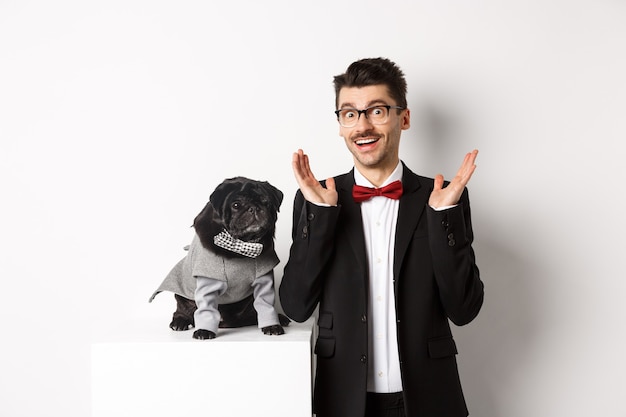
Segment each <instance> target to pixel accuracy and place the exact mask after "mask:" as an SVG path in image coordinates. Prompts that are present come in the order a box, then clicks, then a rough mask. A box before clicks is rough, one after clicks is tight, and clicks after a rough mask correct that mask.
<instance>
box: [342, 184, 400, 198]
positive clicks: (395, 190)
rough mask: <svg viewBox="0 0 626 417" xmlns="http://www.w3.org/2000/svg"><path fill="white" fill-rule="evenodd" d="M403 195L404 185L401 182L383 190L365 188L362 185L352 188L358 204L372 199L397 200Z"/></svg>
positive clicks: (386, 186) (387, 186)
mask: <svg viewBox="0 0 626 417" xmlns="http://www.w3.org/2000/svg"><path fill="white" fill-rule="evenodd" d="M401 195H402V183H401V182H400V181H394V182H392V183H391V184H389V185H385V186H384V187H382V188H370V187H363V186H361V185H355V186H353V187H352V197H353V198H354V201H356V202H357V203H361V202H363V201H367V200H369V199H370V198H372V197H377V196H383V197H387V198H391V199H393V200H397V199H399V198H400V196H401Z"/></svg>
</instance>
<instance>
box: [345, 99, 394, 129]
mask: <svg viewBox="0 0 626 417" xmlns="http://www.w3.org/2000/svg"><path fill="white" fill-rule="evenodd" d="M376 107H383V108H385V109H387V120H386V121H384V122H383V123H380V124H385V123H387V122H388V121H389V111H390V110H391V109H397V110H406V107H401V106H391V105H388V104H384V105H383V104H376V105H374V106H369V107H366V108H364V109H363V110H359V109H354V108H352V107H346V108H343V109H339V110H335V112H334V113H335V115H336V116H337V121H338V122H339V124H340V125H341V126H343V127H354V126H356V125H357V124H358V123H359V120H360V119H361V114H363V115H365V118H366V119H367V120H369V117H367V111H368V110H371V109H374V108H376ZM345 110H352V111H355V112H357V118H356V123H355V124H354V126H344V125H342V124H341V121H340V120H339V113H341V112H342V111H345ZM372 124H376V123H373V122H372Z"/></svg>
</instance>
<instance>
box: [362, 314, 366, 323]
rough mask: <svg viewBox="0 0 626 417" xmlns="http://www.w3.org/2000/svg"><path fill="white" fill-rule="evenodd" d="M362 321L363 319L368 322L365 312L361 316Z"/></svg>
mask: <svg viewBox="0 0 626 417" xmlns="http://www.w3.org/2000/svg"><path fill="white" fill-rule="evenodd" d="M361 321H362V322H363V323H366V322H367V316H366V315H365V314H363V315H362V316H361Z"/></svg>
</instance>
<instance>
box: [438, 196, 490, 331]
mask: <svg viewBox="0 0 626 417" xmlns="http://www.w3.org/2000/svg"><path fill="white" fill-rule="evenodd" d="M427 213H428V214H427V216H428V227H429V244H430V248H431V253H432V258H433V266H434V270H435V279H436V281H437V286H438V288H439V294H440V297H441V303H442V305H443V307H444V309H445V311H446V314H447V315H448V317H449V318H450V320H451V321H452V322H453V323H454V324H456V325H458V326H462V325H465V324H467V323H469V322H471V321H472V320H473V319H474V318H475V317H476V316H477V315H478V312H479V311H480V308H481V307H482V304H483V298H484V285H483V283H482V281H481V280H480V274H479V270H478V267H477V266H476V259H475V255H474V250H473V248H472V242H473V241H474V233H473V231H472V222H471V216H470V204H469V196H468V192H467V189H465V191H464V192H463V195H462V196H461V199H460V201H459V204H458V205H457V206H456V207H454V208H451V209H448V210H443V211H435V210H433V209H432V208H431V207H427Z"/></svg>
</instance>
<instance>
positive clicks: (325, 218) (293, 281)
mask: <svg viewBox="0 0 626 417" xmlns="http://www.w3.org/2000/svg"><path fill="white" fill-rule="evenodd" d="M293 207H294V209H293V223H292V224H293V229H292V234H291V238H292V244H291V249H290V251H289V260H288V261H287V264H286V265H285V268H284V275H283V278H282V281H281V284H280V289H279V296H280V302H281V306H282V307H283V310H284V311H285V314H287V316H289V317H290V318H291V319H293V320H295V321H297V322H303V321H305V320H307V319H308V318H309V317H311V314H313V311H315V308H316V307H317V303H318V302H319V300H320V294H321V292H322V287H323V281H324V270H325V267H326V265H327V264H328V262H329V261H330V258H331V256H332V253H333V251H334V236H335V232H334V231H335V229H336V227H335V226H336V224H337V219H338V216H339V211H340V207H320V206H317V205H315V204H312V203H310V202H308V201H306V200H305V199H304V197H303V196H302V193H301V192H300V191H298V192H297V193H296V197H295V200H294V205H293Z"/></svg>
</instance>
